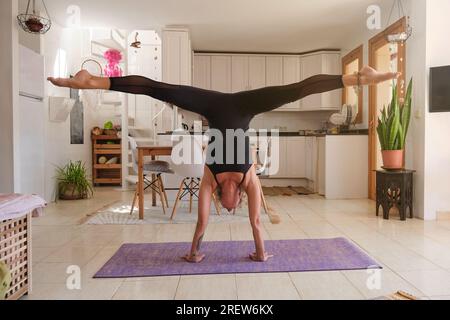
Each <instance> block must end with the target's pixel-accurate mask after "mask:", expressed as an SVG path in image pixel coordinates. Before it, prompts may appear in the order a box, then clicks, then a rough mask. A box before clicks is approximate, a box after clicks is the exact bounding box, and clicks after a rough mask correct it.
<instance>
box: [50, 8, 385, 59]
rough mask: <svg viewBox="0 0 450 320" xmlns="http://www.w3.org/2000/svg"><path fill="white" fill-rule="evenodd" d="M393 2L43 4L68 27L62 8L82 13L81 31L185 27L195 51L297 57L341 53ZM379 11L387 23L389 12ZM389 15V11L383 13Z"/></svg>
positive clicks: (65, 10) (66, 14)
mask: <svg viewBox="0 0 450 320" xmlns="http://www.w3.org/2000/svg"><path fill="white" fill-rule="evenodd" d="M374 2H378V3H381V4H383V5H384V7H385V8H386V7H387V8H388V9H389V7H390V5H391V4H392V0H378V1H376V0H375V1H374V0H278V1H275V0H95V1H94V0H46V4H47V7H48V9H49V11H50V15H51V16H52V18H53V19H54V20H55V21H56V22H57V23H59V24H61V25H67V21H68V18H69V14H68V13H67V8H68V7H69V6H71V5H77V6H79V8H80V9H81V24H82V26H83V27H115V28H120V29H127V30H135V29H155V30H160V29H161V28H162V27H164V26H167V25H184V26H187V27H188V28H189V29H190V30H191V37H192V44H193V48H194V50H204V51H252V52H302V51H309V50H315V49H324V48H341V45H342V43H345V42H346V39H347V38H348V37H349V35H352V34H353V35H354V34H355V30H358V29H361V28H365V27H366V19H367V17H368V15H367V13H366V10H367V7H368V6H369V5H370V4H373V3H374ZM385 11H386V10H383V11H382V13H383V17H384V19H385V20H387V16H388V15H389V12H385ZM387 11H388V10H387Z"/></svg>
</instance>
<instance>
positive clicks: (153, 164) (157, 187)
mask: <svg viewBox="0 0 450 320" xmlns="http://www.w3.org/2000/svg"><path fill="white" fill-rule="evenodd" d="M128 140H129V142H130V147H131V160H132V164H133V170H134V172H135V173H136V174H139V170H138V160H137V142H136V139H134V138H132V137H128ZM173 173H174V172H173V170H172V169H170V164H169V163H168V162H166V161H148V162H145V163H144V177H143V178H144V182H145V188H144V191H145V190H147V189H150V188H151V189H152V190H154V191H155V192H156V193H157V194H158V195H159V198H160V200H161V205H162V208H163V212H164V214H166V208H169V201H168V199H167V194H166V190H165V188H164V183H163V181H162V177H161V176H162V174H173ZM153 175H156V179H155V180H151V177H152V176H153ZM138 179H139V178H138ZM136 185H137V182H136ZM140 196H141V195H140V194H139V190H138V188H136V192H135V193H134V199H133V204H132V205H131V211H130V215H131V214H133V211H134V208H135V205H136V201H137V199H138V197H140Z"/></svg>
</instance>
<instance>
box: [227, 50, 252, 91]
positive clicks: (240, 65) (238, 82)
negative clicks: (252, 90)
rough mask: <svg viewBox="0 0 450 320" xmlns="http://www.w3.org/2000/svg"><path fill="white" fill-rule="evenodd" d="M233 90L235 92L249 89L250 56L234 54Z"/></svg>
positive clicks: (232, 60)
mask: <svg viewBox="0 0 450 320" xmlns="http://www.w3.org/2000/svg"><path fill="white" fill-rule="evenodd" d="M231 77H232V81H231V91H232V92H233V93H236V92H241V91H246V90H249V84H248V56H233V57H232V59H231Z"/></svg>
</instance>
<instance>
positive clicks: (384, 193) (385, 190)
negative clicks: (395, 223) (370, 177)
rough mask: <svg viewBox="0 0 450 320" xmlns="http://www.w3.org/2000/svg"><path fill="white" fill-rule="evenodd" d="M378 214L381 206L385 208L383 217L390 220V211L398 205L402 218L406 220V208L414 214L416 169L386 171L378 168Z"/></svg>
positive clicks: (410, 213) (411, 215) (412, 215)
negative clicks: (414, 177)
mask: <svg viewBox="0 0 450 320" xmlns="http://www.w3.org/2000/svg"><path fill="white" fill-rule="evenodd" d="M376 172H377V216H378V215H379V209H380V206H381V207H382V208H383V218H384V219H386V220H389V212H390V210H391V209H392V208H394V207H397V208H398V210H399V212H400V219H401V220H402V221H405V220H406V209H408V208H409V215H410V218H411V219H412V218H413V217H414V214H413V200H414V199H413V194H414V184H413V176H414V173H415V171H414V170H398V171H386V170H377V171H376Z"/></svg>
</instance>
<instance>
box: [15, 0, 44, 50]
mask: <svg viewBox="0 0 450 320" xmlns="http://www.w3.org/2000/svg"><path fill="white" fill-rule="evenodd" d="M27 4H28V0H19V12H20V13H25V12H26V10H27ZM36 4H37V5H39V4H38V2H36ZM31 10H32V8H30V11H31ZM41 39H42V36H40V35H36V34H32V33H28V32H25V31H24V30H22V28H19V43H20V44H21V45H23V46H25V47H27V48H28V49H31V50H33V51H34V52H37V53H40V52H41Z"/></svg>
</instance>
